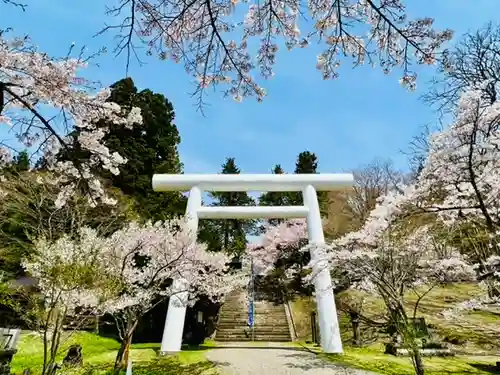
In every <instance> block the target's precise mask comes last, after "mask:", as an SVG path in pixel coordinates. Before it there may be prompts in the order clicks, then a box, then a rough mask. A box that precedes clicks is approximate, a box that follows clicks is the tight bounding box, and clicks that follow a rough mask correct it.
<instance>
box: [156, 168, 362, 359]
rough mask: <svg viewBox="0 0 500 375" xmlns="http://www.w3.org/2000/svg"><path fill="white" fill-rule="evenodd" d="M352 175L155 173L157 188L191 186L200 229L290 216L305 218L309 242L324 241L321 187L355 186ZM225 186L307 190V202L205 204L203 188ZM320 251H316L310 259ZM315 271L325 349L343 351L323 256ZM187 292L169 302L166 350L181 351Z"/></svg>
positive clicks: (178, 283)
mask: <svg viewBox="0 0 500 375" xmlns="http://www.w3.org/2000/svg"><path fill="white" fill-rule="evenodd" d="M353 182H354V177H353V175H352V174H184V175H183V174H155V175H154V176H153V190H155V191H189V198H188V203H187V208H186V217H187V220H188V225H189V226H190V227H191V228H192V230H194V231H195V232H196V231H197V230H198V219H291V218H306V219H307V230H308V237H309V243H311V244H314V243H315V244H322V243H324V242H325V238H324V235H323V226H322V222H321V216H320V211H319V204H318V197H317V194H316V191H330V190H335V189H339V188H345V187H351V186H352V185H353ZM204 191H209V192H214V191H220V192H237V191H245V192H246V191H282V192H292V191H302V195H303V198H304V205H303V206H281V207H278V206H276V207H256V206H242V207H203V206H202V205H201V204H202V203H201V197H202V192H204ZM317 258H318V254H316V253H315V252H314V250H311V259H312V260H314V259H317ZM313 272H314V273H316V274H317V276H316V277H315V279H314V288H315V294H316V305H317V309H318V317H319V330H320V342H321V347H322V348H323V350H324V351H325V352H326V353H342V342H341V339H340V331H339V324H338V320H337V310H336V307H335V299H334V296H333V290H332V289H333V288H332V280H331V277H330V272H329V271H328V268H327V267H326V264H325V262H324V261H319V262H315V265H314V267H313ZM185 283H186V281H185V280H182V279H179V280H174V285H173V287H174V289H176V290H179V291H182V290H186V284H185ZM187 297H188V296H187V292H180V293H177V294H176V295H174V296H173V297H172V298H170V301H169V304H168V311H167V317H166V319H165V327H164V329H163V338H162V342H161V349H160V352H161V353H173V352H178V351H180V350H181V343H182V333H183V330H184V320H185V316H186V303H185V301H186V300H187Z"/></svg>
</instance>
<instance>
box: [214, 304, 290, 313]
mask: <svg viewBox="0 0 500 375" xmlns="http://www.w3.org/2000/svg"><path fill="white" fill-rule="evenodd" d="M253 310H254V311H255V312H258V313H262V314H266V313H274V312H277V313H284V312H285V308H284V307H283V306H280V307H271V308H269V307H255V306H254V309H253ZM243 311H248V306H242V307H238V308H233V307H229V306H227V307H222V310H221V312H222V313H240V312H243Z"/></svg>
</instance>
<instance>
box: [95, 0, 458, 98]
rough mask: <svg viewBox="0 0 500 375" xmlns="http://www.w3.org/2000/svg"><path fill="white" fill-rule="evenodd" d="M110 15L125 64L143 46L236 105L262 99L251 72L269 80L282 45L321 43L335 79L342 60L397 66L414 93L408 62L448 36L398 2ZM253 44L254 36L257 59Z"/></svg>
mask: <svg viewBox="0 0 500 375" xmlns="http://www.w3.org/2000/svg"><path fill="white" fill-rule="evenodd" d="M247 4H248V5H247ZM108 14H109V15H111V16H114V17H117V18H121V22H119V23H118V24H112V25H108V26H107V27H106V28H105V29H104V30H102V32H104V31H116V32H117V33H118V35H119V42H118V45H117V46H116V49H115V52H116V53H118V54H119V53H122V52H124V51H125V52H126V54H127V57H128V59H130V58H131V56H132V55H134V54H135V51H136V47H137V46H138V45H137V44H136V43H137V42H139V43H141V44H146V45H147V46H148V54H149V55H153V54H155V55H158V57H159V58H160V59H162V60H166V59H170V60H173V61H175V62H178V63H183V65H184V67H185V69H186V71H187V73H188V74H190V75H191V76H193V77H194V78H196V79H197V81H198V85H197V92H198V93H199V94H200V96H201V94H203V91H204V89H206V88H207V87H210V86H215V85H219V84H224V85H227V86H229V88H228V89H227V90H226V91H225V93H226V94H227V95H230V96H232V97H233V98H234V99H235V100H237V101H241V100H242V99H243V98H245V97H249V96H254V97H256V98H257V100H259V101H260V100H262V99H263V97H264V96H265V95H266V92H265V90H264V89H263V88H262V87H261V86H260V85H259V84H258V83H257V80H256V78H255V75H256V74H255V71H258V73H260V76H262V77H263V78H265V79H267V78H270V77H272V76H273V75H274V65H275V63H276V56H277V52H278V49H279V46H280V40H282V41H283V44H284V45H285V47H286V48H287V49H288V50H291V49H294V48H305V47H307V46H308V45H309V43H311V42H314V41H316V40H318V41H321V42H323V43H324V50H323V52H322V53H321V54H320V55H319V56H318V58H317V66H316V68H317V69H318V70H319V71H320V72H321V74H322V76H323V78H324V79H334V78H336V77H338V75H339V73H338V70H339V69H338V68H339V66H340V64H341V62H342V59H341V58H340V56H343V57H350V58H352V62H353V64H354V66H357V65H361V64H364V63H365V62H369V63H370V64H372V65H375V64H379V65H380V66H381V68H382V69H383V71H384V72H385V73H389V72H390V71H391V70H392V69H393V68H402V70H403V72H404V73H403V77H402V78H401V83H402V84H403V85H405V86H407V87H408V88H410V89H414V88H415V82H416V73H415V72H414V71H413V70H412V68H411V65H412V62H416V63H417V64H433V63H434V62H435V60H436V55H437V53H438V50H439V48H440V47H441V46H442V45H443V43H444V42H446V41H448V40H450V39H451V37H452V34H453V33H452V32H451V31H450V30H443V31H437V30H435V29H434V28H433V19H431V18H423V19H416V20H410V21H408V20H407V12H406V9H405V5H404V2H403V0H329V1H310V2H309V3H307V4H305V3H302V2H301V1H299V0H286V1H275V0H266V1H264V2H250V3H248V2H243V3H240V2H239V1H237V0H224V1H213V0H190V1H187V2H179V1H176V0H169V1H156V0H124V1H122V2H120V4H119V5H117V6H115V7H112V8H111V9H109V11H108ZM301 23H303V24H302V25H301ZM308 23H309V25H312V26H308ZM254 39H258V42H257V43H258V46H257V49H258V52H257V56H256V57H255V58H253V57H252V52H251V50H252V49H253V41H254ZM136 57H138V55H137V54H136ZM200 100H201V99H200Z"/></svg>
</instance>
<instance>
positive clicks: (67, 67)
mask: <svg viewBox="0 0 500 375" xmlns="http://www.w3.org/2000/svg"><path fill="white" fill-rule="evenodd" d="M72 53H73V46H72V47H71V49H70V51H69V53H68V56H67V57H64V58H60V59H58V58H51V57H49V56H48V55H47V54H45V53H42V52H40V51H39V50H38V49H37V48H36V47H35V46H34V45H32V43H31V41H30V39H29V38H28V37H24V38H19V37H9V34H8V33H7V32H6V31H0V125H3V126H9V127H11V133H12V134H14V135H15V138H16V139H13V140H10V141H9V142H3V144H2V147H0V163H5V162H7V161H8V160H9V159H10V153H11V150H13V149H16V144H19V142H20V143H21V144H23V145H24V146H25V147H27V148H28V149H30V150H33V154H34V156H37V155H38V156H40V153H43V155H44V157H45V159H46V161H47V164H48V168H49V169H50V170H52V171H53V172H55V173H57V174H58V176H59V177H58V178H57V179H51V180H47V181H46V183H53V184H56V185H58V186H61V191H60V194H59V196H58V199H57V201H56V202H57V204H58V205H59V206H62V205H64V203H65V201H66V200H67V199H68V197H70V196H71V194H72V193H73V192H74V191H75V190H76V189H81V188H84V189H85V190H86V192H87V193H88V197H89V200H90V201H91V202H92V203H93V204H97V202H98V201H101V202H102V203H111V204H112V203H114V201H113V200H112V199H111V198H109V197H107V195H106V194H105V192H104V189H103V187H102V185H101V182H100V181H99V179H97V178H96V177H94V175H93V170H95V168H105V169H107V170H109V171H110V172H112V173H114V174H118V173H119V169H118V167H119V166H120V165H122V164H123V163H125V162H126V160H125V159H124V158H123V157H122V156H120V155H119V154H118V153H116V152H115V153H111V152H110V151H109V149H108V148H107V147H106V146H105V145H104V144H103V142H102V139H103V137H104V135H105V133H106V131H107V129H106V128H102V127H98V128H97V127H96V123H97V122H98V121H99V120H107V121H112V122H113V123H117V124H118V123H119V124H126V125H127V126H133V125H135V124H140V123H141V121H142V118H141V115H140V110H139V109H138V108H135V107H134V108H121V107H120V106H118V105H117V104H115V103H112V102H109V101H107V99H108V97H109V94H110V91H109V89H98V87H97V85H95V84H93V83H92V82H89V81H87V80H85V79H84V78H82V77H81V76H80V75H79V72H80V70H81V69H82V68H84V67H85V66H86V65H87V63H88V59H86V58H84V57H83V51H82V53H80V54H79V55H78V56H77V57H76V58H71V57H69V56H71V54H72ZM75 127H76V128H79V129H80V130H81V133H80V136H79V137H78V141H79V144H80V146H81V147H82V148H83V149H84V150H87V151H89V152H90V153H91V154H92V157H91V158H90V160H89V161H88V162H85V163H84V162H81V161H78V160H74V161H65V162H58V161H57V158H56V156H57V154H58V152H59V151H60V150H61V149H68V148H70V147H72V144H71V140H70V139H68V138H67V137H66V136H65V135H66V134H67V133H68V132H69V131H70V130H71V129H73V128H75Z"/></svg>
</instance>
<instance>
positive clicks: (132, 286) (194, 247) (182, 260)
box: [101, 219, 242, 371]
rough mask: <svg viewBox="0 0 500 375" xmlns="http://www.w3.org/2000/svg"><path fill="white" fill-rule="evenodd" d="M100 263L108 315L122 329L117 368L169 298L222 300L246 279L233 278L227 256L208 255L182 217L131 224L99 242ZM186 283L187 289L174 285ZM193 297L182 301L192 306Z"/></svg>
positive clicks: (123, 363)
mask: <svg viewBox="0 0 500 375" xmlns="http://www.w3.org/2000/svg"><path fill="white" fill-rule="evenodd" d="M101 246H102V250H101V252H102V255H101V262H103V263H104V264H106V272H107V275H108V276H107V279H108V281H109V283H108V289H106V290H102V292H103V296H102V297H103V299H104V300H106V303H105V306H104V311H106V312H107V313H110V314H111V315H112V316H113V317H114V319H115V321H116V325H117V328H118V333H119V337H120V340H121V346H120V349H119V351H118V354H117V357H116V361H115V369H116V370H117V371H118V370H119V369H121V368H122V367H123V366H126V363H127V358H128V350H129V347H130V344H131V342H132V337H133V334H134V331H135V328H136V327H137V324H138V323H139V320H140V319H141V318H142V317H143V316H144V314H146V313H147V312H148V311H150V310H151V309H152V308H154V307H155V306H156V305H157V304H158V303H160V302H162V301H164V300H165V299H166V298H168V297H170V296H172V295H174V294H176V293H180V292H184V291H188V292H190V293H191V294H193V293H196V294H197V295H206V296H208V297H209V298H212V299H214V300H217V299H220V298H221V297H223V296H224V295H225V294H226V293H228V292H230V291H231V290H232V288H234V287H235V286H237V285H239V284H241V281H242V276H241V275H239V274H230V273H228V272H227V270H226V267H227V265H228V264H229V262H230V259H229V257H227V256H226V255H225V254H222V253H212V252H208V251H206V247H205V245H203V244H200V243H197V242H196V236H195V234H194V233H193V232H192V231H191V230H190V229H189V227H188V226H187V224H186V222H185V220H184V219H177V220H172V221H165V222H158V223H155V224H153V223H146V224H138V223H130V224H129V225H128V226H127V227H125V228H124V229H122V230H118V231H117V232H115V233H114V234H113V235H112V236H110V237H109V238H106V239H101ZM174 279H183V280H185V281H186V284H185V285H186V288H187V289H186V290H178V289H177V287H175V288H174V286H173V284H172V281H173V280H174ZM194 301H195V299H194V298H190V299H189V300H187V301H183V303H186V304H188V303H193V302H194Z"/></svg>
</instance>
